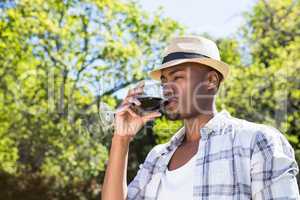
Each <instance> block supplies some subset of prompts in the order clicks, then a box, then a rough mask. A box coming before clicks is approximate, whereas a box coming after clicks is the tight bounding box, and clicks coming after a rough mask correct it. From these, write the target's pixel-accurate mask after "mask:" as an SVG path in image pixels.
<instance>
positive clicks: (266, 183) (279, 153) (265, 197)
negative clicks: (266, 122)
mask: <svg viewBox="0 0 300 200" xmlns="http://www.w3.org/2000/svg"><path fill="white" fill-rule="evenodd" d="M252 144H253V145H252V147H253V148H252V156H251V191H252V199H253V200H274V199H282V200H283V199H284V200H292V199H293V200H294V199H300V196H299V189H298V184H297V179H296V175H297V174H298V171H299V168H298V165H297V162H296V160H295V155H294V150H293V148H292V146H291V145H290V144H289V142H288V141H287V139H286V138H285V137H284V135H283V134H281V133H280V132H279V131H278V130H277V129H275V128H270V129H267V130H265V131H258V132H257V134H256V135H255V138H254V142H253V143H252Z"/></svg>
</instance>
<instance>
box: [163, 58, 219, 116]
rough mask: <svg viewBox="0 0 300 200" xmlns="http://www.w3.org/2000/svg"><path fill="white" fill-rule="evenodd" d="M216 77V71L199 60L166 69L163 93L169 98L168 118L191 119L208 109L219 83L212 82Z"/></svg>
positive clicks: (166, 113) (166, 107) (166, 112)
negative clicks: (198, 61) (212, 83)
mask: <svg viewBox="0 0 300 200" xmlns="http://www.w3.org/2000/svg"><path fill="white" fill-rule="evenodd" d="M216 77H218V76H217V73H216V71H214V70H212V68H210V67H207V66H205V65H201V64H198V63H184V64H180V65H176V66H174V67H170V68H166V69H163V70H162V73H161V82H162V85H163V93H164V96H165V97H166V98H167V99H169V101H168V104H167V105H166V106H165V108H164V109H165V115H166V117H167V118H168V119H170V120H178V119H188V118H193V117H195V116H197V115H199V114H203V113H206V112H208V111H209V109H210V106H211V104H212V102H213V98H214V95H215V93H216V90H217V88H216V87H217V85H216V87H211V86H210V84H209V83H210V80H211V79H214V78H216ZM218 81H219V80H218Z"/></svg>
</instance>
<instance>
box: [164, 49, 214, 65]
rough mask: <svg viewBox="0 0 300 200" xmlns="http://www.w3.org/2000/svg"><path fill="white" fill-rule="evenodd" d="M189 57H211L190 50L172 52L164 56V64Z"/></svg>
mask: <svg viewBox="0 0 300 200" xmlns="http://www.w3.org/2000/svg"><path fill="white" fill-rule="evenodd" d="M188 58H209V57H208V56H205V55H202V54H199V53H190V52H174V53H170V54H168V55H167V56H165V57H164V58H163V61H162V64H164V63H166V62H170V61H172V60H177V59H188Z"/></svg>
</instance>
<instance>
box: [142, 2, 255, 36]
mask: <svg viewBox="0 0 300 200" xmlns="http://www.w3.org/2000/svg"><path fill="white" fill-rule="evenodd" d="M139 1H140V4H141V5H142V8H144V9H145V10H148V11H150V12H153V11H155V10H156V9H157V8H158V7H159V6H162V7H163V8H164V12H163V13H164V15H165V16H168V17H171V18H173V19H175V20H176V21H179V22H181V23H182V24H184V25H186V26H187V28H188V32H189V33H203V32H207V33H209V34H210V35H212V36H214V37H225V36H230V35H232V34H233V33H235V32H236V30H237V29H238V28H239V25H241V24H242V23H243V16H242V14H243V12H245V11H248V10H249V9H251V7H252V6H253V5H254V4H255V2H256V0H139Z"/></svg>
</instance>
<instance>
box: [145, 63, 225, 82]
mask: <svg viewBox="0 0 300 200" xmlns="http://www.w3.org/2000/svg"><path fill="white" fill-rule="evenodd" d="M188 62H192V63H199V64H203V65H207V66H209V67H211V68H213V69H215V70H217V71H219V72H220V73H221V74H222V75H223V81H224V80H226V79H227V78H228V75H229V66H228V65H227V64H226V63H224V62H222V61H219V60H215V59H212V58H189V59H178V60H173V61H170V62H167V63H164V64H163V65H161V66H160V67H159V68H158V69H155V70H153V71H151V72H150V73H149V76H150V77H151V78H152V79H154V80H160V76H161V70H162V69H166V68H169V67H173V66H176V65H179V64H182V63H188Z"/></svg>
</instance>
